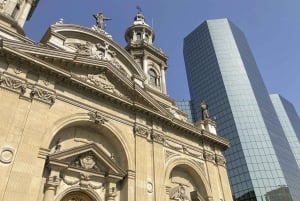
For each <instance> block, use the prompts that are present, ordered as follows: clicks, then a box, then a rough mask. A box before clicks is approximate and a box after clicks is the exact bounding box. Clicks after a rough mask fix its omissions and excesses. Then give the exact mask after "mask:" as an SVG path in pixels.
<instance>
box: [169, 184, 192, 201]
mask: <svg viewBox="0 0 300 201" xmlns="http://www.w3.org/2000/svg"><path fill="white" fill-rule="evenodd" d="M170 200H174V201H191V200H190V198H189V196H188V194H187V191H186V188H185V187H184V186H183V185H181V184H179V185H178V186H176V187H174V188H172V189H170Z"/></svg>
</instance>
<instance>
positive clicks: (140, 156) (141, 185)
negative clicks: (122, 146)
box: [135, 125, 151, 201]
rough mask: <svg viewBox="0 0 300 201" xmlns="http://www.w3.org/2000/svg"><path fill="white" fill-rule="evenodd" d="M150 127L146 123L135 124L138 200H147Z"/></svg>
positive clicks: (136, 189) (136, 191) (136, 197)
mask: <svg viewBox="0 0 300 201" xmlns="http://www.w3.org/2000/svg"><path fill="white" fill-rule="evenodd" d="M149 135H150V131H149V128H147V127H146V126H144V125H136V126H135V157H136V158H135V160H136V167H135V168H136V175H135V176H136V177H135V181H136V188H135V199H136V201H140V200H146V197H147V177H148V176H147V175H148V172H149V163H150V162H151V161H149V160H150V150H149V145H148V144H149V142H148V137H149Z"/></svg>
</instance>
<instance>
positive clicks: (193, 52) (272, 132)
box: [183, 19, 300, 201]
mask: <svg viewBox="0 0 300 201" xmlns="http://www.w3.org/2000/svg"><path fill="white" fill-rule="evenodd" d="M183 54H184V59H185V65H186V71H187V76H188V84H189V89H190V93H191V99H192V101H191V106H192V111H194V115H193V121H197V120H198V119H200V117H201V112H200V103H201V101H202V100H205V102H206V103H208V104H209V112H210V117H212V118H214V119H215V120H216V122H217V129H218V134H219V135H221V136H222V137H225V138H227V139H229V140H230V141H231V148H230V149H229V150H228V151H226V152H225V155H226V158H227V169H228V174H229V178H230V184H231V189H232V193H233V197H234V198H235V200H237V201H250V200H251V201H252V200H259V201H275V200H276V201H277V200H278V201H289V200H292V199H293V201H299V200H300V170H299V167H298V165H297V163H296V160H295V157H294V154H293V152H292V150H291V147H290V145H289V143H288V140H287V138H286V136H285V134H284V131H283V128H282V127H281V125H280V122H279V119H278V117H277V115H276V112H275V109H274V107H273V104H272V102H271V99H270V97H269V94H268V91H267V89H266V87H265V84H264V82H263V80H262V77H261V75H260V72H259V70H258V68H257V65H256V63H255V60H254V58H253V55H252V53H251V50H250V48H249V45H248V43H247V40H246V38H245V36H244V34H243V33H242V32H241V31H240V30H239V28H237V27H236V26H235V25H234V24H232V23H231V22H230V21H228V20H227V19H217V20H207V21H205V22H204V23H203V24H201V25H200V26H198V27H197V28H196V29H195V30H194V31H192V32H191V33H190V34H189V35H188V36H186V38H185V39H184V49H183ZM275 198H276V199H275Z"/></svg>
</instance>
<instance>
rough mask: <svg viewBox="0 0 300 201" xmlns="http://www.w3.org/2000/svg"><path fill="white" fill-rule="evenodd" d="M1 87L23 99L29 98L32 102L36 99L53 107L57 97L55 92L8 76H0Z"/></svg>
mask: <svg viewBox="0 0 300 201" xmlns="http://www.w3.org/2000/svg"><path fill="white" fill-rule="evenodd" d="M0 86H2V87H4V88H6V89H9V90H12V91H14V92H16V93H19V94H20V95H21V96H22V97H25V96H29V97H27V98H28V99H30V100H32V99H36V100H39V101H41V102H44V103H46V104H51V105H52V104H54V103H55V99H56V95H55V94H54V92H51V91H49V90H46V89H43V88H40V87H37V86H34V85H33V84H29V83H26V82H25V81H23V80H19V79H17V78H12V77H10V76H8V75H3V74H0ZM27 89H29V90H30V92H29V93H26V91H27Z"/></svg>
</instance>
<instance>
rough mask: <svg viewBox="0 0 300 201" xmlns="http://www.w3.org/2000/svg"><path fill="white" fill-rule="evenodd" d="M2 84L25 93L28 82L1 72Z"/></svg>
mask: <svg viewBox="0 0 300 201" xmlns="http://www.w3.org/2000/svg"><path fill="white" fill-rule="evenodd" d="M0 86H2V87H4V88H6V89H9V90H12V91H14V92H17V93H20V94H21V95H23V94H24V93H25V92H26V87H27V84H26V83H25V82H24V81H21V80H18V79H15V78H11V77H9V76H6V75H3V74H0Z"/></svg>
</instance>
